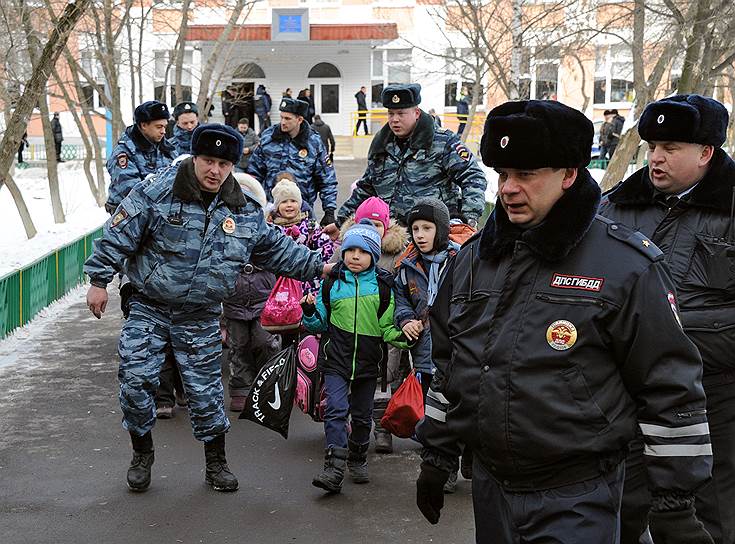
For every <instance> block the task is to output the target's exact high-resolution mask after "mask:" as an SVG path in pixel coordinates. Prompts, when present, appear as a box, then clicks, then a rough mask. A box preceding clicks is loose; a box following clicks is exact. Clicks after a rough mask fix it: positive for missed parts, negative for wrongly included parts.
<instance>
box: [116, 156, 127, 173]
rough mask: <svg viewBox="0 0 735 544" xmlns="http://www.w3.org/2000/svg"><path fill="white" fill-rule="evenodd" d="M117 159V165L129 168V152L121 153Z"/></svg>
mask: <svg viewBox="0 0 735 544" xmlns="http://www.w3.org/2000/svg"><path fill="white" fill-rule="evenodd" d="M116 160H117V165H118V166H119V167H120V168H123V169H124V168H127V167H128V155H127V153H120V154H119V155H118V156H117V159H116Z"/></svg>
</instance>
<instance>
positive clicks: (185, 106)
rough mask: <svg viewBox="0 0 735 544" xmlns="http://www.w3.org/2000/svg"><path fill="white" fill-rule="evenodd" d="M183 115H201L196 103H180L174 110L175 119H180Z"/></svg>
mask: <svg viewBox="0 0 735 544" xmlns="http://www.w3.org/2000/svg"><path fill="white" fill-rule="evenodd" d="M182 113H196V114H197V115H199V108H197V105H196V104H195V103H194V102H180V103H178V104H176V107H175V108H174V119H178V118H179V115H181V114H182Z"/></svg>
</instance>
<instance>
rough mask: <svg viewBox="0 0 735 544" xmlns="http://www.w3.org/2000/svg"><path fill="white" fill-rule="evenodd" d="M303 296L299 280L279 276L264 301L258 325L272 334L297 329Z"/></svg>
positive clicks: (299, 322) (301, 314) (301, 313)
mask: <svg viewBox="0 0 735 544" xmlns="http://www.w3.org/2000/svg"><path fill="white" fill-rule="evenodd" d="M303 296H304V291H303V288H302V287H301V282H300V281H299V280H295V279H293V278H286V277H284V276H281V277H280V278H278V280H277V281H276V285H275V286H274V287H273V290H272V291H271V294H270V295H268V300H266V301H265V306H264V307H263V312H262V313H261V314H260V324H261V325H262V326H263V328H264V329H265V330H267V331H272V332H278V331H287V330H292V329H298V328H299V325H300V324H301V317H302V316H303V311H302V310H301V298H302V297H303Z"/></svg>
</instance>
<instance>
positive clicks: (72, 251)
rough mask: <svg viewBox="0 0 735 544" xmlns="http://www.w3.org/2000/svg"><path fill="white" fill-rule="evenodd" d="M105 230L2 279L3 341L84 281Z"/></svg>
mask: <svg viewBox="0 0 735 544" xmlns="http://www.w3.org/2000/svg"><path fill="white" fill-rule="evenodd" d="M101 236H102V228H99V229H97V230H95V231H94V232H90V233H88V234H86V235H85V236H82V237H81V238H79V239H77V240H75V241H74V242H72V243H70V244H68V245H66V246H64V247H61V248H59V249H57V250H56V251H54V252H52V253H49V254H48V255H46V256H45V257H42V258H40V259H38V260H37V261H36V262H34V263H33V264H30V265H28V266H26V267H25V268H22V269H21V270H18V271H16V272H12V273H10V274H8V275H7V276H4V277H2V278H0V338H4V337H5V336H7V335H8V334H9V333H10V332H11V331H13V330H14V329H16V328H18V327H21V326H23V325H25V324H26V323H28V322H29V321H30V320H31V319H33V318H34V317H35V316H36V315H37V314H38V312H40V311H41V310H42V309H43V308H45V307H46V306H48V305H49V304H51V303H52V302H54V301H55V300H58V299H59V298H61V297H62V296H64V295H65V294H66V293H68V292H69V291H71V289H73V288H74V287H76V286H77V285H79V284H80V283H82V282H83V281H84V271H83V269H82V267H83V266H84V261H85V260H86V259H87V257H88V256H89V255H90V253H92V249H93V248H92V242H93V241H94V240H96V239H97V238H99V237H101Z"/></svg>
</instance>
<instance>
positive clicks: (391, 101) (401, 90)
mask: <svg viewBox="0 0 735 544" xmlns="http://www.w3.org/2000/svg"><path fill="white" fill-rule="evenodd" d="M380 100H381V101H382V102H383V106H384V107H386V108H388V109H391V110H398V109H402V108H413V107H414V106H418V105H419V104H421V85H419V84H418V83H408V84H406V85H388V86H387V87H386V88H385V89H383V94H382V95H380Z"/></svg>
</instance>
